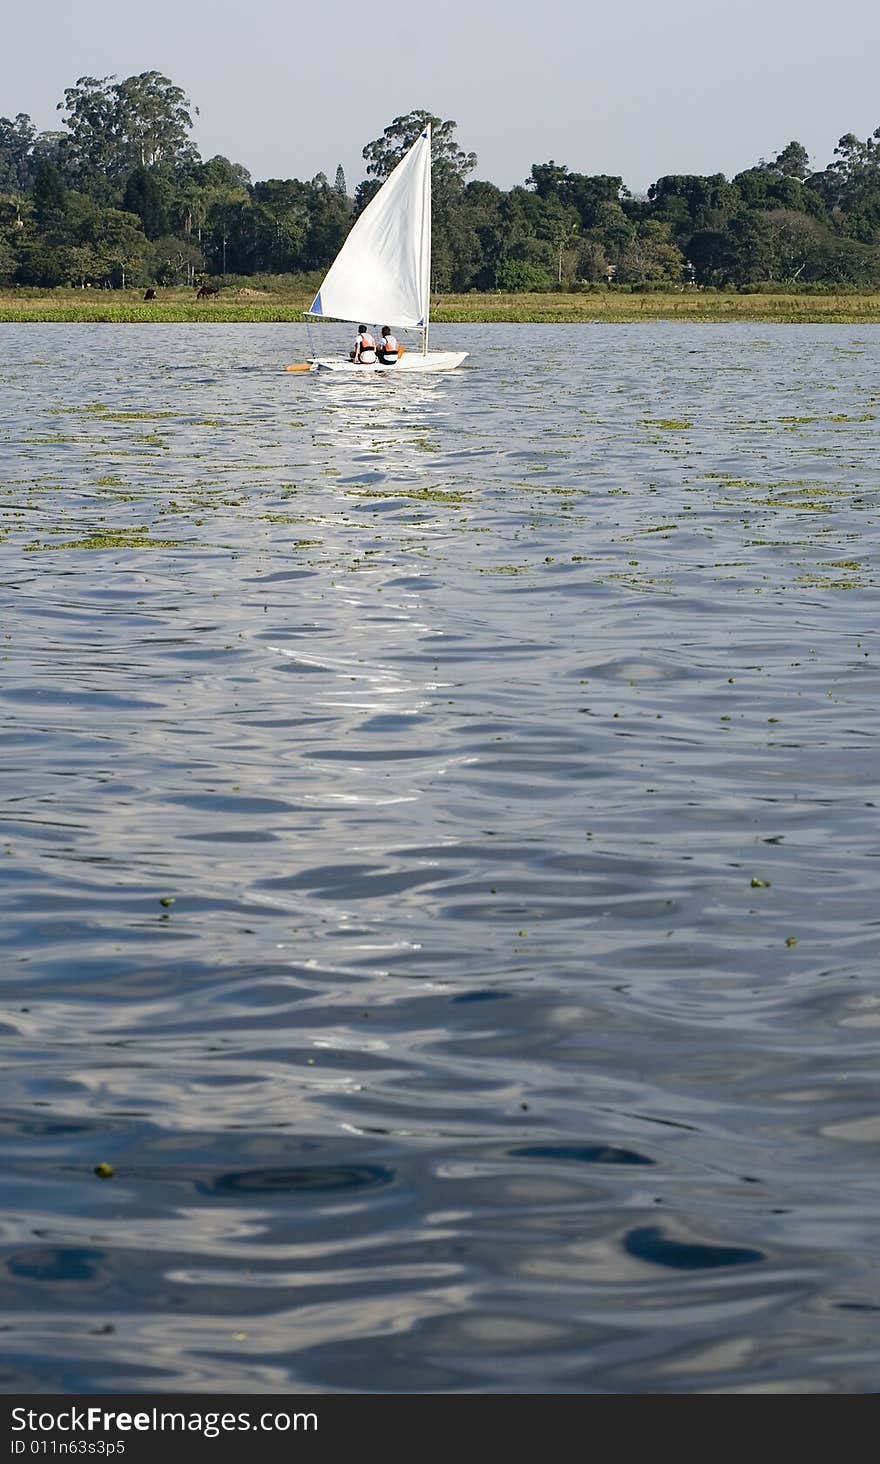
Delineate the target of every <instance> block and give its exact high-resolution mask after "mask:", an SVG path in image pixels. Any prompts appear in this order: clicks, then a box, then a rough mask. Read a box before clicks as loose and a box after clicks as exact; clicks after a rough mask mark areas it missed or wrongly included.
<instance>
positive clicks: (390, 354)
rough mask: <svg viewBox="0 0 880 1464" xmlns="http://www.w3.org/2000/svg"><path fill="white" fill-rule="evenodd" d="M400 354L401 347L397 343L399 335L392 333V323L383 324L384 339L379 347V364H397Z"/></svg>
mask: <svg viewBox="0 0 880 1464" xmlns="http://www.w3.org/2000/svg"><path fill="white" fill-rule="evenodd" d="M399 356H400V347H399V345H398V344H397V337H396V336H393V335H392V334H391V326H390V325H383V327H382V339H381V341H380V342H379V348H378V357H379V365H380V366H396V365H397V362H398V358H399Z"/></svg>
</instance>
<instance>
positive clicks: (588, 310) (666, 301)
mask: <svg viewBox="0 0 880 1464" xmlns="http://www.w3.org/2000/svg"><path fill="white" fill-rule="evenodd" d="M310 304H311V296H308V297H306V296H305V295H302V296H300V295H294V294H270V293H269V292H262V291H261V292H257V291H250V290H248V291H238V290H235V289H233V288H230V289H229V290H228V291H223V290H221V291H220V293H219V294H218V295H217V296H215V297H213V298H211V299H209V300H204V301H202V300H199V301H197V300H196V299H195V298H194V293H193V291H191V290H182V289H169V290H161V291H157V299H155V300H151V301H146V300H144V298H143V291H141V290H112V291H103V290H77V289H70V290H47V291H45V292H42V293H41V292H36V291H34V290H16V289H7V290H2V291H0V324H24V323H28V324H46V323H51V322H58V323H68V324H76V323H83V324H100V323H104V324H119V325H123V324H146V323H148V322H155V323H160V324H166V325H175V324H181V325H182V324H197V323H206V322H208V323H210V322H213V323H215V324H227V325H236V324H264V325H271V324H302V318H303V311H304V310H306V309H307V308H308V306H309V305H310ZM431 318H432V323H434V324H437V325H442V324H447V325H454V324H475V325H487V324H493V323H497V324H504V323H508V324H569V325H580V324H589V323H591V322H603V321H607V322H609V323H619V324H621V325H625V324H631V323H633V322H635V321H642V320H684V321H705V322H707V323H712V322H722V321H756V322H757V321H762V322H772V321H775V322H777V323H779V324H802V325H808V324H822V323H825V324H829V325H832V324H834V325H871V324H880V291H876V292H865V293H860V294H847V293H841V294H839V295H838V294H830V293H829V294H819V293H812V292H810V293H807V292H804V293H803V294H798V293H797V292H794V291H786V290H784V289H780V291H779V293H778V294H765V293H763V292H757V291H756V292H754V293H752V292H748V293H746V292H742V293H740V292H732V291H730V292H728V291H723V290H718V291H713V290H689V289H683V290H680V291H674V292H672V291H656V292H655V291H646V292H644V293H640V292H638V293H637V292H633V293H629V292H625V291H617V290H597V291H589V292H584V293H583V294H580V293H570V294H568V293H562V292H560V293H553V294H501V293H494V292H493V293H488V292H487V293H485V294H469V295H443V296H440V297H438V298H437V299H436V300H435V301H434V302H433V304H432V314H431ZM371 323H375V324H378V322H371ZM313 324H314V328H315V329H316V330H321V329H322V328H323V326H322V324H321V323H320V322H318V323H316V324H315V323H313Z"/></svg>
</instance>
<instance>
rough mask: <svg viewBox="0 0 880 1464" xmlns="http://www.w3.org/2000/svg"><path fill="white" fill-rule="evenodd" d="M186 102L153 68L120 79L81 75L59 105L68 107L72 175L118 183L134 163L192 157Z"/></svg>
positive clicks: (162, 163)
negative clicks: (118, 80)
mask: <svg viewBox="0 0 880 1464" xmlns="http://www.w3.org/2000/svg"><path fill="white" fill-rule="evenodd" d="M190 105H191V104H190V102H189V101H188V99H187V97H186V95H185V94H184V92H183V91H182V90H181V89H180V87H179V86H175V85H174V83H173V82H171V81H169V80H168V78H167V77H166V76H163V75H162V74H161V73H160V72H158V71H144V72H142V73H141V74H140V75H139V76H129V77H127V78H126V79H125V80H124V81H120V82H117V81H116V78H115V77H113V76H105V77H102V78H100V79H99V78H97V77H94V76H81V77H80V78H79V80H78V81H77V83H76V86H72V87H68V88H67V89H66V90H65V93H64V101H63V102H59V104H58V110H59V111H63V110H66V111H67V116H66V117H65V118H64V119H63V121H64V125H65V127H67V128H68V130H69V144H68V158H69V166H70V169H71V171H72V174H73V175H74V177H76V178H77V179H79V180H80V181H81V182H82V183H84V184H86V185H87V186H88V185H89V183H90V182H91V181H92V179H94V178H95V177H98V178H100V179H103V180H104V181H106V182H109V183H111V184H114V185H120V184H121V182H122V180H123V179H124V178H125V177H126V176H127V175H128V174H129V173H131V172H132V170H133V169H134V168H138V167H141V168H170V167H172V166H173V165H175V164H180V163H183V162H187V161H191V160H194V159H195V158H197V153H196V150H195V147H194V146H193V144H192V142H191V141H190V138H189V132H190V130H191V128H192V117H191V115H190V111H189V108H190ZM196 110H197V109H196Z"/></svg>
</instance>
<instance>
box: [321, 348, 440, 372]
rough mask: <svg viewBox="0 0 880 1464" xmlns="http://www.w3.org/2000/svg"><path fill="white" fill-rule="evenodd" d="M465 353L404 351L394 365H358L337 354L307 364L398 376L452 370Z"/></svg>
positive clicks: (330, 368) (322, 367)
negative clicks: (412, 372) (413, 372)
mask: <svg viewBox="0 0 880 1464" xmlns="http://www.w3.org/2000/svg"><path fill="white" fill-rule="evenodd" d="M467 355H468V352H467V351H428V352H427V354H423V353H422V352H421V351H406V352H404V354H403V355H402V356H401V358H400V360H399V361H398V362H397V365H396V366H383V365H382V364H381V363H380V362H379V361H376V362H375V363H374V364H372V365H369V366H360V365H356V364H355V362H354V361H343V360H341V359H340V358H339V357H338V356H335V357H334V356H318V357H317V358H316V359H315V360H313V361H311V362H310V363H309V364H310V365H311V368H312V370H313V371H344V372H348V373H349V375H351V374H352V373H353V374H354V375H356V376H366V375H367V374H368V373H374V372H375V373H381V375H383V376H399V375H400V374H401V373H404V374H406V373H408V372H410V371H454V370H455V368H456V367H457V366H460V365H461V363H462V361H464V360H465V358H466V357H467Z"/></svg>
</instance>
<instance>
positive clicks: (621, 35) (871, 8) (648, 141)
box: [0, 0, 880, 191]
mask: <svg viewBox="0 0 880 1464" xmlns="http://www.w3.org/2000/svg"><path fill="white" fill-rule="evenodd" d="M3 7H4V12H5V13H3V14H2V17H0V46H2V53H0V115H2V116H7V117H14V116H15V115H16V113H18V112H27V113H28V114H29V115H30V116H31V118H32V119H33V121H34V122H35V124H36V125H37V127H38V128H40V129H41V130H43V129H56V128H58V127H59V126H60V118H61V114H60V113H59V112H57V111H56V104H57V103H58V102H60V101H61V100H62V98H63V93H64V88H65V87H67V86H72V85H74V83H75V82H76V80H77V79H78V78H79V77H80V76H97V77H103V76H107V75H111V74H115V75H116V77H117V78H119V79H121V78H123V77H126V76H131V75H134V74H136V73H137V72H141V71H152V70H155V71H160V72H162V73H163V74H164V75H165V76H168V77H170V79H171V80H172V81H173V82H175V83H176V84H177V85H178V86H180V87H182V88H183V90H184V91H185V92H186V93H187V95H188V96H189V97H190V99H191V101H192V103H193V105H194V106H196V107H198V108H199V116H198V117H197V118H195V119H194V120H195V128H194V138H195V142H196V144H197V146H198V148H199V150H200V152H201V154H202V156H203V157H204V158H208V157H211V156H213V155H214V154H215V153H222V154H224V155H225V156H226V157H229V158H231V159H232V160H233V161H234V162H238V163H243V164H244V166H245V167H246V168H248V169H249V171H250V173H251V174H252V176H253V177H254V178H255V179H264V178H270V177H296V178H311V177H313V176H314V174H315V173H318V172H324V173H326V174H327V175H328V177H329V178H330V181H331V182H332V181H333V176H334V174H335V171H336V166H337V164H338V163H342V165H343V168H344V169H345V174H346V179H347V182H348V185H349V189H350V190H352V189H353V188H354V186H355V185H356V184H357V183H358V182H359V181H360V179H361V178H362V177H363V176H364V165H363V160H362V158H361V149H362V148H363V147H364V145H365V144H366V143H368V142H370V141H371V140H372V139H373V138H375V137H378V136H380V134H381V133H382V131H383V129H384V128H385V127H386V126H387V125H388V124H389V122H391V120H392V119H393V118H394V117H396V116H399V115H401V114H402V113H405V112H408V111H410V110H412V109H413V108H415V107H424V108H425V109H426V110H428V111H430V112H433V113H435V114H436V115H438V116H441V117H443V118H453V119H454V120H455V121H456V122H457V123H458V131H457V134H456V135H457V138H458V141H459V143H460V144H461V146H462V147H464V148H465V149H466V150H467V151H473V152H476V154H477V156H478V159H479V165H478V167H477V170H476V173H475V174H474V176H475V177H479V178H487V179H489V180H490V181H492V182H493V183H497V184H498V185H499V186H500V187H502V188H509V187H511V186H512V185H513V184H514V183H520V182H523V181H524V179H525V178H526V176H527V174H528V172H529V169H530V167H531V165H532V163H534V162H547V161H548V160H549V159H550V158H554V159H555V160H556V162H558V163H565V164H566V165H567V166H568V167H569V168H571V169H573V170H574V171H576V172H582V173H613V174H621V175H622V176H623V179H624V182H625V183H626V184H627V185H628V186H629V187H630V188H632V189H633V190H634V191H643V190H644V189H645V188H647V186H648V184H649V183H651V182H653V181H654V179H655V178H657V177H659V176H660V175H661V174H663V173H707V172H723V173H726V174H727V175H728V177H730V176H732V175H733V174H734V173H736V172H738V171H739V170H740V169H742V168H746V167H750V166H751V165H752V164H753V163H755V162H757V160H758V158H760V157H772V156H773V155H774V154H775V153H776V152H778V151H779V149H780V148H782V147H783V146H784V145H785V143H787V142H789V141H790V140H791V139H792V138H796V139H797V140H798V141H799V142H802V143H803V144H804V146H805V147H806V148H807V151H808V152H809V154H810V158H811V162H812V164H813V166H814V167H817V168H818V167H824V166H825V164H826V163H827V162H829V161H830V159H831V156H832V154H833V151H834V147H835V145H836V143H837V140H838V138H839V137H840V136H841V134H842V133H844V132H855V133H856V135H857V136H859V137H861V138H864V137H867V136H869V134H870V133H872V132H873V131H874V129H875V128H876V127H878V126H880V79H878V78H880V5H878V3H877V0H849V3H848V4H847V5H846V6H844V7H843V8H842V9H838V8H837V6H836V5H832V4H829V3H828V0H740V3H739V4H736V3H726V4H724V5H718V4H717V3H716V4H712V3H711V0H708V3H707V0H701V3H696V0H662V3H648V0H618V3H616V4H611V3H606V4H602V5H598V4H595V3H594V0H586V3H584V0H538V3H532V0H506V3H501V0H435V3H434V4H432V5H426V4H422V5H417V4H412V3H409V4H407V5H399V4H398V5H394V4H384V5H382V4H375V3H372V4H370V3H364V0H360V3H354V0H317V3H314V4H308V5H303V4H302V3H300V4H295V3H293V0H250V3H249V4H240V3H232V0H210V3H207V0H146V3H145V4H144V5H143V7H142V8H141V7H139V9H138V12H137V13H135V11H134V8H133V7H132V8H131V12H130V13H127V12H126V11H120V9H119V0H77V3H68V0H65V3H64V4H61V3H60V0H44V3H40V0H31V3H30V4H21V3H19V0H3ZM10 11H11V14H10V13H9V12H10Z"/></svg>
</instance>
